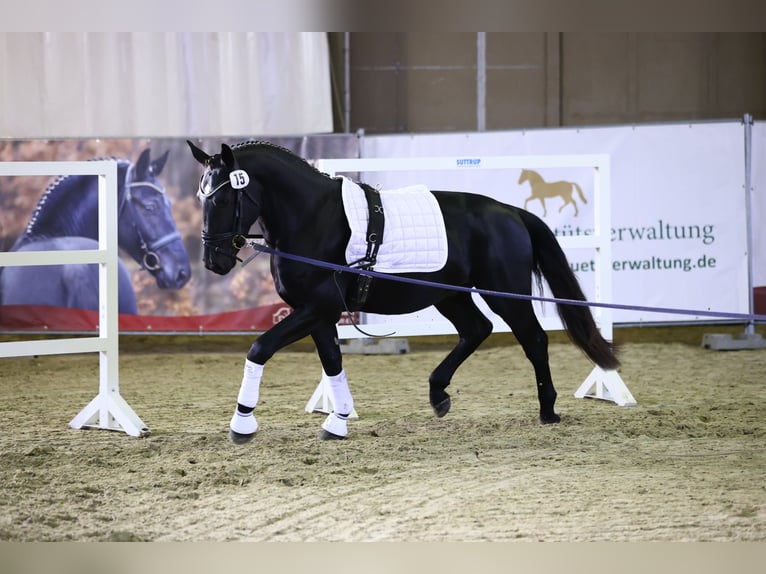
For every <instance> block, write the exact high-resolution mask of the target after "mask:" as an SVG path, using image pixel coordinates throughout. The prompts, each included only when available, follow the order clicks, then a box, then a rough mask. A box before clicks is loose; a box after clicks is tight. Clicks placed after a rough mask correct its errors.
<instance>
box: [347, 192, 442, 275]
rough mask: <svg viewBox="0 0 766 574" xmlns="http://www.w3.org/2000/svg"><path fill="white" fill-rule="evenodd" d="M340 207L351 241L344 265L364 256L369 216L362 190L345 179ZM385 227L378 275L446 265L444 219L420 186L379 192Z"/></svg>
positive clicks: (436, 268)
mask: <svg viewBox="0 0 766 574" xmlns="http://www.w3.org/2000/svg"><path fill="white" fill-rule="evenodd" d="M341 179H342V180H343V185H342V193H343V208H344V210H345V211H346V217H347V218H348V224H349V227H351V240H350V241H349V243H348V246H347V247H346V262H347V263H353V262H354V261H358V260H359V259H361V258H362V257H364V256H365V254H366V253H367V239H366V238H367V220H368V219H369V217H370V214H369V208H368V207H367V199H366V198H365V196H364V190H362V188H361V187H360V186H359V185H357V184H356V183H354V182H353V181H351V180H350V179H348V178H346V177H342V178H341ZM380 198H381V201H382V203H383V215H384V217H385V227H384V229H383V242H382V243H381V245H380V249H379V251H378V257H377V263H376V264H375V267H374V269H375V271H380V272H381V273H429V272H432V271H438V270H439V269H441V268H442V267H444V265H445V264H446V263H447V230H446V228H445V227H444V216H443V215H442V212H441V209H440V208H439V204H438V202H437V201H436V198H435V197H434V195H433V194H432V193H431V191H430V190H429V189H428V188H427V187H426V186H424V185H412V186H408V187H403V188H400V189H389V190H382V191H381V192H380Z"/></svg>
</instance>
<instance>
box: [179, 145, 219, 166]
mask: <svg viewBox="0 0 766 574" xmlns="http://www.w3.org/2000/svg"><path fill="white" fill-rule="evenodd" d="M186 143H187V144H189V148H190V149H191V152H192V155H193V156H194V159H196V160H197V161H198V162H199V163H201V164H202V165H207V162H208V161H209V160H210V158H211V157H213V156H210V155H207V154H206V153H205V152H204V151H202V150H201V149H199V148H198V147H197V146H196V145H194V144H193V143H192V142H191V141H190V140H186Z"/></svg>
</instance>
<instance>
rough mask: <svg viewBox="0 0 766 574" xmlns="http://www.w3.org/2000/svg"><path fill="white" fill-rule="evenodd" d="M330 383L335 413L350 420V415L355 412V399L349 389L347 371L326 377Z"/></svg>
mask: <svg viewBox="0 0 766 574" xmlns="http://www.w3.org/2000/svg"><path fill="white" fill-rule="evenodd" d="M325 376H326V377H327V381H328V382H329V383H330V393H331V395H332V404H333V407H334V411H335V413H337V414H338V416H340V417H342V418H348V415H350V414H351V412H352V411H353V410H354V398H353V397H352V396H351V391H350V390H349V388H348V379H347V378H346V371H345V370H343V369H341V371H340V373H338V374H337V375H334V376H332V377H331V376H329V375H325Z"/></svg>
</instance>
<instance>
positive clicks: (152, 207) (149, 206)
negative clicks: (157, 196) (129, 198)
mask: <svg viewBox="0 0 766 574" xmlns="http://www.w3.org/2000/svg"><path fill="white" fill-rule="evenodd" d="M141 207H143V208H144V209H145V210H146V211H156V210H157V202H156V201H142V202H141Z"/></svg>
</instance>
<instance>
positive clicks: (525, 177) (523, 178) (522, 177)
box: [519, 169, 529, 185]
mask: <svg viewBox="0 0 766 574" xmlns="http://www.w3.org/2000/svg"><path fill="white" fill-rule="evenodd" d="M527 180H529V170H528V169H522V170H521V175H519V185H521V184H522V183H524V182H525V181H527Z"/></svg>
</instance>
